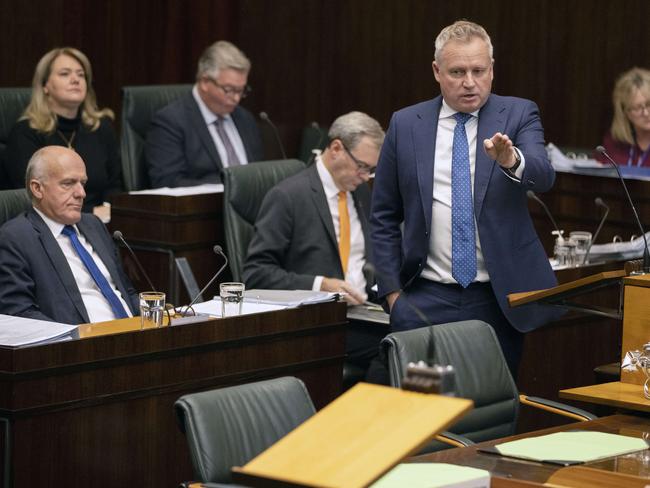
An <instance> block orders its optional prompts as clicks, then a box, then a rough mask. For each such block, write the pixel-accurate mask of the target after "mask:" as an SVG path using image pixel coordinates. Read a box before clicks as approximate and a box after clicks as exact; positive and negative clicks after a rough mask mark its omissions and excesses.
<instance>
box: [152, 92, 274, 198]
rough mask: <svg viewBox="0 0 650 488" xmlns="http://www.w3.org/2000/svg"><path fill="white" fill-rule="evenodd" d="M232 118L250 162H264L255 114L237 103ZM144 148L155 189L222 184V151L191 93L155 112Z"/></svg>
mask: <svg viewBox="0 0 650 488" xmlns="http://www.w3.org/2000/svg"><path fill="white" fill-rule="evenodd" d="M231 117H232V119H233V122H234V123H235V125H236V126H237V131H238V132H239V136H240V137H241V139H242V142H243V143H244V148H245V149H246V157H247V158H248V161H249V162H253V161H262V160H263V159H264V149H263V146H262V137H261V135H260V130H259V127H258V125H257V122H256V121H255V118H254V117H253V115H252V114H251V113H250V112H249V111H248V110H246V109H245V108H243V107H240V106H238V107H237V108H235V110H234V111H233V113H232V114H231ZM144 150H145V157H146V160H147V165H148V167H149V178H150V181H151V186H152V187H153V188H159V187H163V186H169V187H176V186H193V185H200V184H202V183H221V172H222V171H223V165H222V164H221V158H220V157H219V151H217V147H216V146H215V144H214V140H213V139H212V136H211V135H210V131H209V130H208V127H207V126H206V125H205V119H203V115H202V114H201V111H200V109H199V106H198V104H197V103H196V100H194V97H193V96H192V93H188V94H186V95H183V96H182V97H181V98H179V99H178V100H175V101H174V102H172V103H170V104H169V105H167V106H166V107H164V108H162V109H160V110H159V111H158V112H156V114H155V115H154V116H153V118H152V119H151V126H150V128H149V131H148V132H147V140H146V142H145V149H144Z"/></svg>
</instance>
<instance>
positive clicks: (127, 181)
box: [121, 85, 192, 191]
mask: <svg viewBox="0 0 650 488" xmlns="http://www.w3.org/2000/svg"><path fill="white" fill-rule="evenodd" d="M191 90H192V85H143V86H124V87H122V140H121V150H122V174H123V175H124V176H123V178H124V185H125V187H126V190H127V191H132V190H142V189H144V188H149V186H150V183H149V175H148V171H147V163H146V161H145V157H144V141H145V138H146V136H147V131H148V130H149V125H150V123H151V118H152V117H153V115H154V114H155V113H156V112H157V111H158V110H160V109H161V108H163V107H165V106H166V105H168V104H169V103H170V102H172V101H174V100H176V99H177V98H179V97H180V96H181V95H183V94H185V93H189V92H190V91H191Z"/></svg>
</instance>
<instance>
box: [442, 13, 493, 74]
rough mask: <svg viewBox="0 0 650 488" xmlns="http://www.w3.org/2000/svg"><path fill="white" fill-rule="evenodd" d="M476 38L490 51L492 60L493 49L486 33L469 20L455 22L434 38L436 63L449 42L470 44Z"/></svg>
mask: <svg viewBox="0 0 650 488" xmlns="http://www.w3.org/2000/svg"><path fill="white" fill-rule="evenodd" d="M476 37H478V38H479V39H482V40H483V41H485V42H486V43H487V45H488V49H489V50H490V59H493V58H494V49H493V47H492V41H491V40H490V36H489V35H488V33H487V31H486V30H485V29H484V28H483V27H481V26H480V25H478V24H476V23H474V22H470V21H469V20H457V21H456V22H454V23H453V24H451V25H448V26H447V27H445V28H444V29H442V30H441V31H440V34H438V37H436V52H435V55H434V58H435V60H436V63H439V62H440V58H441V56H442V50H443V49H444V48H445V45H446V44H447V43H448V42H449V41H461V42H470V41H471V40H472V39H474V38H476Z"/></svg>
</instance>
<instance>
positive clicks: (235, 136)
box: [192, 85, 248, 168]
mask: <svg viewBox="0 0 650 488" xmlns="http://www.w3.org/2000/svg"><path fill="white" fill-rule="evenodd" d="M192 95H193V96H194V100H196V103H197V104H198V106H199V110H200V111H201V115H202V116H203V120H205V125H207V126H208V132H209V133H210V136H212V140H213V141H214V145H215V146H216V147H217V152H218V153H219V157H220V158H221V165H222V166H223V167H224V168H226V167H228V154H227V153H226V147H225V146H224V145H223V142H221V137H219V134H218V133H217V128H216V126H215V124H214V123H215V122H216V121H217V117H219V116H217V115H215V114H214V113H212V112H211V111H210V109H209V108H208V106H207V105H206V104H205V102H204V101H203V99H202V98H201V96H200V95H199V89H198V88H197V87H196V85H194V88H192ZM220 117H221V118H222V119H223V128H224V130H225V131H226V134H228V138H229V139H230V143H231V144H232V147H233V148H234V149H235V152H236V153H237V159H239V163H240V164H248V158H247V157H246V149H244V143H243V141H242V140H241V137H240V136H239V131H238V130H237V126H236V125H235V122H234V121H233V120H232V117H231V116H230V114H228V115H222V116H220Z"/></svg>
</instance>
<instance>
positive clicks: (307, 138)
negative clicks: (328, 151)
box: [298, 122, 328, 164]
mask: <svg viewBox="0 0 650 488" xmlns="http://www.w3.org/2000/svg"><path fill="white" fill-rule="evenodd" d="M327 132H328V128H327V127H320V126H319V125H318V124H317V123H316V122H313V123H312V125H309V126H307V127H305V128H303V129H302V136H301V138H300V149H299V151H298V158H299V159H300V160H302V161H304V162H305V163H307V164H308V163H310V162H311V161H312V159H313V155H312V150H313V149H321V150H322V149H324V148H325V146H326V145H327V142H328V139H327Z"/></svg>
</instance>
